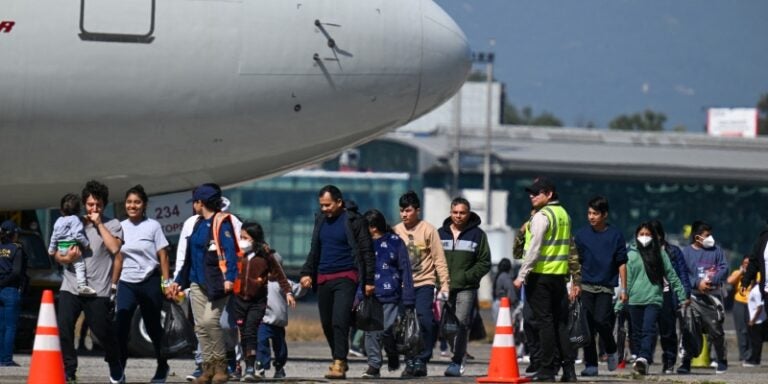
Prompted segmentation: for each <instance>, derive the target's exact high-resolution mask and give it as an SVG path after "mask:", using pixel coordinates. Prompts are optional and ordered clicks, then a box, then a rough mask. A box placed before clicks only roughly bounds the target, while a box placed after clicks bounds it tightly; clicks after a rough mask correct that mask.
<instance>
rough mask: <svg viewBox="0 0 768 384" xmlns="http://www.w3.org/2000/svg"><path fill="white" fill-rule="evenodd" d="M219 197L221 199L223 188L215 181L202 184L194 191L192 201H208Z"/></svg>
mask: <svg viewBox="0 0 768 384" xmlns="http://www.w3.org/2000/svg"><path fill="white" fill-rule="evenodd" d="M218 199H221V188H218V185H216V184H213V183H208V184H203V185H200V186H198V187H197V188H195V190H194V191H192V201H198V200H202V201H204V202H206V203H207V202H209V201H213V200H218Z"/></svg>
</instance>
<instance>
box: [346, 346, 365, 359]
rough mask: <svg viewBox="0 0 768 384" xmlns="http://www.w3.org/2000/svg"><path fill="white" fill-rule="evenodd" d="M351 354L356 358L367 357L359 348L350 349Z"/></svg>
mask: <svg viewBox="0 0 768 384" xmlns="http://www.w3.org/2000/svg"><path fill="white" fill-rule="evenodd" d="M349 354H350V355H352V356H354V357H365V354H363V352H362V351H361V350H359V349H357V348H350V349H349Z"/></svg>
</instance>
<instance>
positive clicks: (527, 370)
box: [525, 363, 539, 373]
mask: <svg viewBox="0 0 768 384" xmlns="http://www.w3.org/2000/svg"><path fill="white" fill-rule="evenodd" d="M538 371H539V368H538V367H536V364H534V363H530V364H528V367H527V368H525V373H536V372H538Z"/></svg>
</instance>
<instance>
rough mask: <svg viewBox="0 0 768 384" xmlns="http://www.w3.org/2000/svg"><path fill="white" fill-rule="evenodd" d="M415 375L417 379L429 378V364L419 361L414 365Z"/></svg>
mask: <svg viewBox="0 0 768 384" xmlns="http://www.w3.org/2000/svg"><path fill="white" fill-rule="evenodd" d="M413 375H414V376H416V377H425V376H427V364H426V363H424V362H421V361H418V360H417V361H416V363H414V364H413Z"/></svg>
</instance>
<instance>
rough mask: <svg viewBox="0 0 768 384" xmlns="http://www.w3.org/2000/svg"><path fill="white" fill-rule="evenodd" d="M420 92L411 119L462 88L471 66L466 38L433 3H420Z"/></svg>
mask: <svg viewBox="0 0 768 384" xmlns="http://www.w3.org/2000/svg"><path fill="white" fill-rule="evenodd" d="M421 14H422V61H421V89H420V91H419V99H418V100H417V101H416V108H415V109H414V114H413V117H412V118H413V119H415V118H417V117H419V116H421V115H423V114H425V113H427V112H429V111H431V110H432V109H434V108H436V107H437V106H439V105H440V104H442V103H443V102H445V101H446V100H448V99H449V98H450V97H451V96H453V95H454V94H455V93H456V92H457V91H458V89H459V87H461V86H462V84H464V81H465V80H466V78H467V74H468V73H469V69H470V66H471V63H472V62H471V57H470V49H469V43H468V42H467V37H466V36H465V35H464V32H462V30H461V28H459V26H458V25H457V24H456V22H455V21H453V19H452V18H451V17H450V16H448V14H447V13H445V11H443V9H442V8H440V6H438V5H437V4H435V3H434V2H433V1H432V0H422V4H421Z"/></svg>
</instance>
